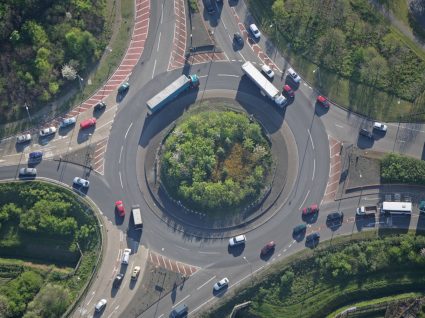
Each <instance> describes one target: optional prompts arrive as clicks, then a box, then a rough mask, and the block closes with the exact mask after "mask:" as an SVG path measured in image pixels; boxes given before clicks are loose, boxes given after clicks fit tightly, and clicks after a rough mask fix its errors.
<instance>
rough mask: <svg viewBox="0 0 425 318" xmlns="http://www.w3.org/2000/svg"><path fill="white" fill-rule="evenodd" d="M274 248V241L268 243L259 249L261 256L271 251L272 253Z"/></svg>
mask: <svg viewBox="0 0 425 318" xmlns="http://www.w3.org/2000/svg"><path fill="white" fill-rule="evenodd" d="M275 248H276V243H275V241H270V242H268V243H267V244H266V245H264V247H263V248H262V249H261V255H262V256H264V255H267V254H269V253H271V252H272V251H274V249H275Z"/></svg>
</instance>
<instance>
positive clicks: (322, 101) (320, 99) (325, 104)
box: [316, 95, 330, 108]
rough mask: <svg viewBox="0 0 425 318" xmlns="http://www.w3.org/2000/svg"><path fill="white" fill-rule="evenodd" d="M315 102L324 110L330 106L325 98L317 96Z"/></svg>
mask: <svg viewBox="0 0 425 318" xmlns="http://www.w3.org/2000/svg"><path fill="white" fill-rule="evenodd" d="M316 101H317V103H318V104H319V105H322V106H323V107H325V108H329V106H330V104H329V101H328V99H327V98H326V97H325V96H322V95H319V96H317V98H316Z"/></svg>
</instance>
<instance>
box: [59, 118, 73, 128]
mask: <svg viewBox="0 0 425 318" xmlns="http://www.w3.org/2000/svg"><path fill="white" fill-rule="evenodd" d="M76 122H77V118H75V117H70V118H65V119H64V120H63V121H62V122H61V123H60V125H59V128H65V127H68V126H71V125H74V124H75V123H76Z"/></svg>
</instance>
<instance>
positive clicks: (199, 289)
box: [196, 276, 217, 290]
mask: <svg viewBox="0 0 425 318" xmlns="http://www.w3.org/2000/svg"><path fill="white" fill-rule="evenodd" d="M216 277H217V276H213V277H211V278H210V279H209V280H207V281H206V282H205V283H203V284H202V285H201V286H199V287H198V288H196V290H200V289H201V288H202V287H204V286H205V285H206V284H208V283H209V282H210V281H212V280H213V279H214V278H216Z"/></svg>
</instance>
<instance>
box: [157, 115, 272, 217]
mask: <svg viewBox="0 0 425 318" xmlns="http://www.w3.org/2000/svg"><path fill="white" fill-rule="evenodd" d="M271 164H272V157H271V152H270V146H269V144H268V143H267V140H266V139H265V137H264V136H263V133H262V130H261V127H260V125H259V124H258V123H256V122H254V121H251V120H250V119H249V118H248V117H247V116H246V115H243V114H238V113H234V112H203V113H200V114H197V115H193V116H191V117H189V118H188V119H186V120H184V121H183V122H182V123H181V124H179V125H178V126H177V127H176V128H175V129H174V130H173V131H172V133H171V134H170V135H169V136H168V137H167V139H166V141H165V144H164V150H163V155H162V159H161V177H162V178H161V180H162V183H163V184H164V185H165V187H166V189H167V190H168V192H169V193H170V194H171V195H173V196H174V197H175V199H176V200H180V201H181V202H182V203H183V204H184V205H185V206H187V207H190V208H192V209H196V210H203V211H208V210H217V209H228V208H232V207H236V206H240V205H242V204H247V203H249V202H251V201H253V200H255V199H256V198H257V197H258V196H259V194H260V193H261V190H262V189H263V188H264V187H265V184H266V178H267V176H268V174H269V172H270V167H271Z"/></svg>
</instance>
